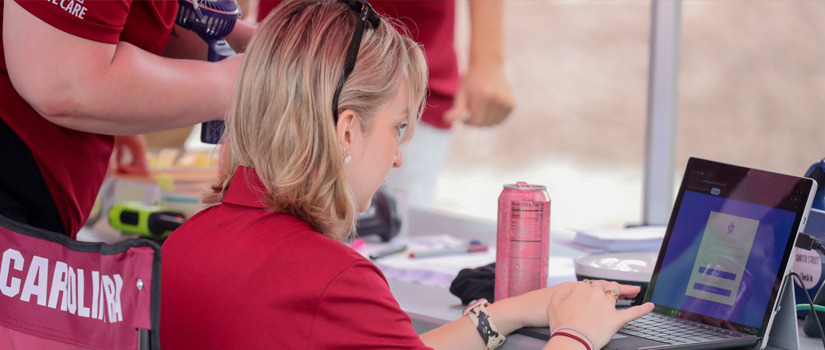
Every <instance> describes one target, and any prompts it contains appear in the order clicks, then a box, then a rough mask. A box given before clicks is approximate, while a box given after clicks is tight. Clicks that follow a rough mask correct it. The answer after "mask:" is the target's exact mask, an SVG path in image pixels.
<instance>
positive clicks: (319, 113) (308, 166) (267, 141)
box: [204, 0, 427, 240]
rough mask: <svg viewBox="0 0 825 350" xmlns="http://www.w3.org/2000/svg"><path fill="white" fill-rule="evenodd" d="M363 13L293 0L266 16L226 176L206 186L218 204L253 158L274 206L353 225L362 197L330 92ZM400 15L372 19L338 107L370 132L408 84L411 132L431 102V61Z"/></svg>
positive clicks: (323, 227)
mask: <svg viewBox="0 0 825 350" xmlns="http://www.w3.org/2000/svg"><path fill="white" fill-rule="evenodd" d="M358 17H359V16H358V13H356V12H355V11H353V10H352V8H351V7H350V6H349V5H348V4H346V3H342V2H337V1H334V0H332V1H329V0H311V1H308V0H287V1H284V2H283V3H282V4H281V5H280V6H278V7H277V8H275V10H273V11H272V13H270V14H269V15H268V16H267V17H266V19H264V20H263V22H261V24H260V25H259V26H258V28H257V30H256V32H255V35H254V36H253V38H252V40H251V41H250V43H249V46H248V47H247V49H246V54H245V55H246V56H245V57H244V60H243V64H242V66H241V71H240V73H239V76H238V80H237V83H236V89H235V91H236V92H235V96H234V101H233V104H232V108H231V110H230V113H229V116H228V117H227V128H226V131H225V135H226V136H225V137H228V139H229V141H228V142H227V144H228V147H229V149H228V150H224V154H223V159H222V162H221V165H220V169H219V176H218V180H217V181H216V183H215V184H214V185H212V187H211V190H210V191H209V192H208V193H207V194H206V195H205V196H204V202H205V203H207V204H215V203H217V202H219V201H220V200H221V198H222V197H223V195H224V194H225V193H226V190H227V188H228V187H229V183H230V182H231V181H232V178H233V177H234V175H235V171H236V170H237V168H238V166H246V167H250V168H255V170H256V172H257V173H258V176H259V177H260V178H261V181H262V182H263V185H264V187H265V192H264V193H261V201H262V202H263V203H265V205H266V207H267V209H269V210H271V211H275V212H287V213H290V214H292V215H294V216H296V217H298V218H299V219H302V220H304V221H306V222H308V223H309V224H311V225H312V226H313V228H315V229H316V230H318V231H319V232H321V233H323V234H325V235H327V236H328V237H331V238H333V239H337V240H344V239H346V238H347V237H348V236H349V235H350V233H352V232H353V230H354V229H355V222H356V215H357V207H356V204H355V200H354V196H353V193H352V190H351V188H350V186H349V183H348V182H347V179H346V173H345V165H344V150H343V149H342V147H341V145H340V144H339V142H338V137H337V132H336V125H335V122H334V120H333V115H332V99H333V94H334V91H335V88H336V86H337V84H338V79H339V78H340V76H341V72H342V71H343V69H344V58H345V57H346V53H347V48H348V46H349V44H350V41H351V40H352V35H353V33H354V31H355V27H356V24H357V23H358V20H359V18H358ZM402 28H403V26H402V25H400V23H399V22H397V21H392V20H389V19H387V18H383V17H382V18H381V21H380V25H379V26H378V27H377V28H373V26H372V24H370V23H366V27H365V29H364V35H363V38H362V41H361V47H360V49H359V51H358V58H357V60H356V63H355V69H354V70H353V72H352V74H351V75H350V76H349V78H348V79H347V81H346V83H345V84H344V86H343V90H342V91H341V95H340V98H339V102H338V112H339V113H340V112H343V111H345V110H352V111H354V112H355V114H356V116H357V118H359V119H360V121H361V124H362V125H363V126H364V129H365V130H364V131H365V132H368V130H369V128H370V127H371V125H372V122H373V121H374V119H375V117H376V113H377V111H378V109H379V107H381V106H382V105H384V104H386V103H389V102H390V101H391V100H392V98H393V97H395V95H396V94H397V92H398V87H399V86H400V84H401V82H402V80H406V81H407V84H408V86H409V89H408V90H409V101H410V102H409V103H410V105H409V111H410V116H409V127H408V130H407V132H406V133H405V135H404V140H406V139H408V138H409V137H410V136H411V134H412V133H413V129H414V128H415V124H416V123H415V122H416V121H417V120H418V119H419V118H420V116H421V112H422V110H423V108H424V98H425V94H426V88H427V67H426V62H425V59H424V54H423V52H422V50H421V48H420V47H419V45H418V44H417V43H415V42H414V41H413V40H411V39H410V38H409V37H407V36H405V35H402V34H401V33H399V31H398V30H404V29H402Z"/></svg>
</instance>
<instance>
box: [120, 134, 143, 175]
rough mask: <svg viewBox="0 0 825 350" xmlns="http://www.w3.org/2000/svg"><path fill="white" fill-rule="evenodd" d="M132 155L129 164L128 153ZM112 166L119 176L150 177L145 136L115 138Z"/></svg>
mask: <svg viewBox="0 0 825 350" xmlns="http://www.w3.org/2000/svg"><path fill="white" fill-rule="evenodd" d="M127 151H128V152H129V154H131V159H129V162H128V163H127V162H126V161H127V157H126V152H127ZM111 162H112V166H113V167H114V169H115V172H116V173H118V174H131V175H149V161H148V160H147V159H146V137H145V136H143V135H128V136H115V149H114V152H113V153H112V161H111Z"/></svg>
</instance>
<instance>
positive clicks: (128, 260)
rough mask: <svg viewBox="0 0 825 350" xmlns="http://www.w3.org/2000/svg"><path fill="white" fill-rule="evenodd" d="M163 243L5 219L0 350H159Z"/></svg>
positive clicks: (0, 245)
mask: <svg viewBox="0 0 825 350" xmlns="http://www.w3.org/2000/svg"><path fill="white" fill-rule="evenodd" d="M159 316H160V247H159V246H158V245H157V244H156V243H154V242H152V241H149V240H144V239H128V240H124V241H121V242H118V243H115V244H105V243H89V242H78V241H73V240H71V239H69V238H68V237H66V236H64V235H61V234H58V233H54V232H49V231H45V230H42V229H38V228H35V227H31V226H28V225H23V224H20V223H17V222H13V221H11V220H8V219H7V218H5V217H2V216H0V348H2V349H43V348H47V349H50V350H62V349H159V348H160V342H159V338H158V333H157V330H158V326H159V322H160V317H159Z"/></svg>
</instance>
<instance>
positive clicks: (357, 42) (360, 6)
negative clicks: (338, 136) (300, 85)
mask: <svg viewBox="0 0 825 350" xmlns="http://www.w3.org/2000/svg"><path fill="white" fill-rule="evenodd" d="M338 2H343V3H346V4H347V5H349V7H350V8H351V9H352V10H353V11H355V12H356V13H358V14H359V16H358V24H357V25H356V27H355V33H354V34H353V35H352V41H351V42H350V43H349V49H348V50H347V59H346V61H344V71H343V72H341V78H340V79H338V87H336V88H335V95H333V96H332V117H333V120H335V124H338V97H339V96H340V95H341V89H343V88H344V82H346V81H347V78H349V75H350V74H352V70H353V69H354V68H355V59H356V58H358V49H359V48H360V47H361V37H362V36H363V34H364V26H366V23H367V22H370V23H371V24H372V27H373V28H378V25H379V24H380V23H381V18H379V17H378V13H376V12H375V9H374V8H373V7H372V5H370V3H368V2H367V1H366V0H338Z"/></svg>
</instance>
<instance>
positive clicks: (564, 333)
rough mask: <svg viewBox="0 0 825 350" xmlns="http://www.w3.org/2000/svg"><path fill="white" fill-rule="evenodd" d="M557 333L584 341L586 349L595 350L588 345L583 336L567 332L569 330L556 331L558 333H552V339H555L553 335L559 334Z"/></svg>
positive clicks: (580, 341)
mask: <svg viewBox="0 0 825 350" xmlns="http://www.w3.org/2000/svg"><path fill="white" fill-rule="evenodd" d="M557 335H563V336H565V337H568V338H571V339H575V340H578V341H579V343H582V345H584V348H585V349H587V350H593V349H591V348H590V345H588V344H587V342H586V341H584V339H582V338H580V337H578V336H577V335H575V334H572V333H567V332H556V333H553V335H551V336H550V339H553V337H555V336H557Z"/></svg>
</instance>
